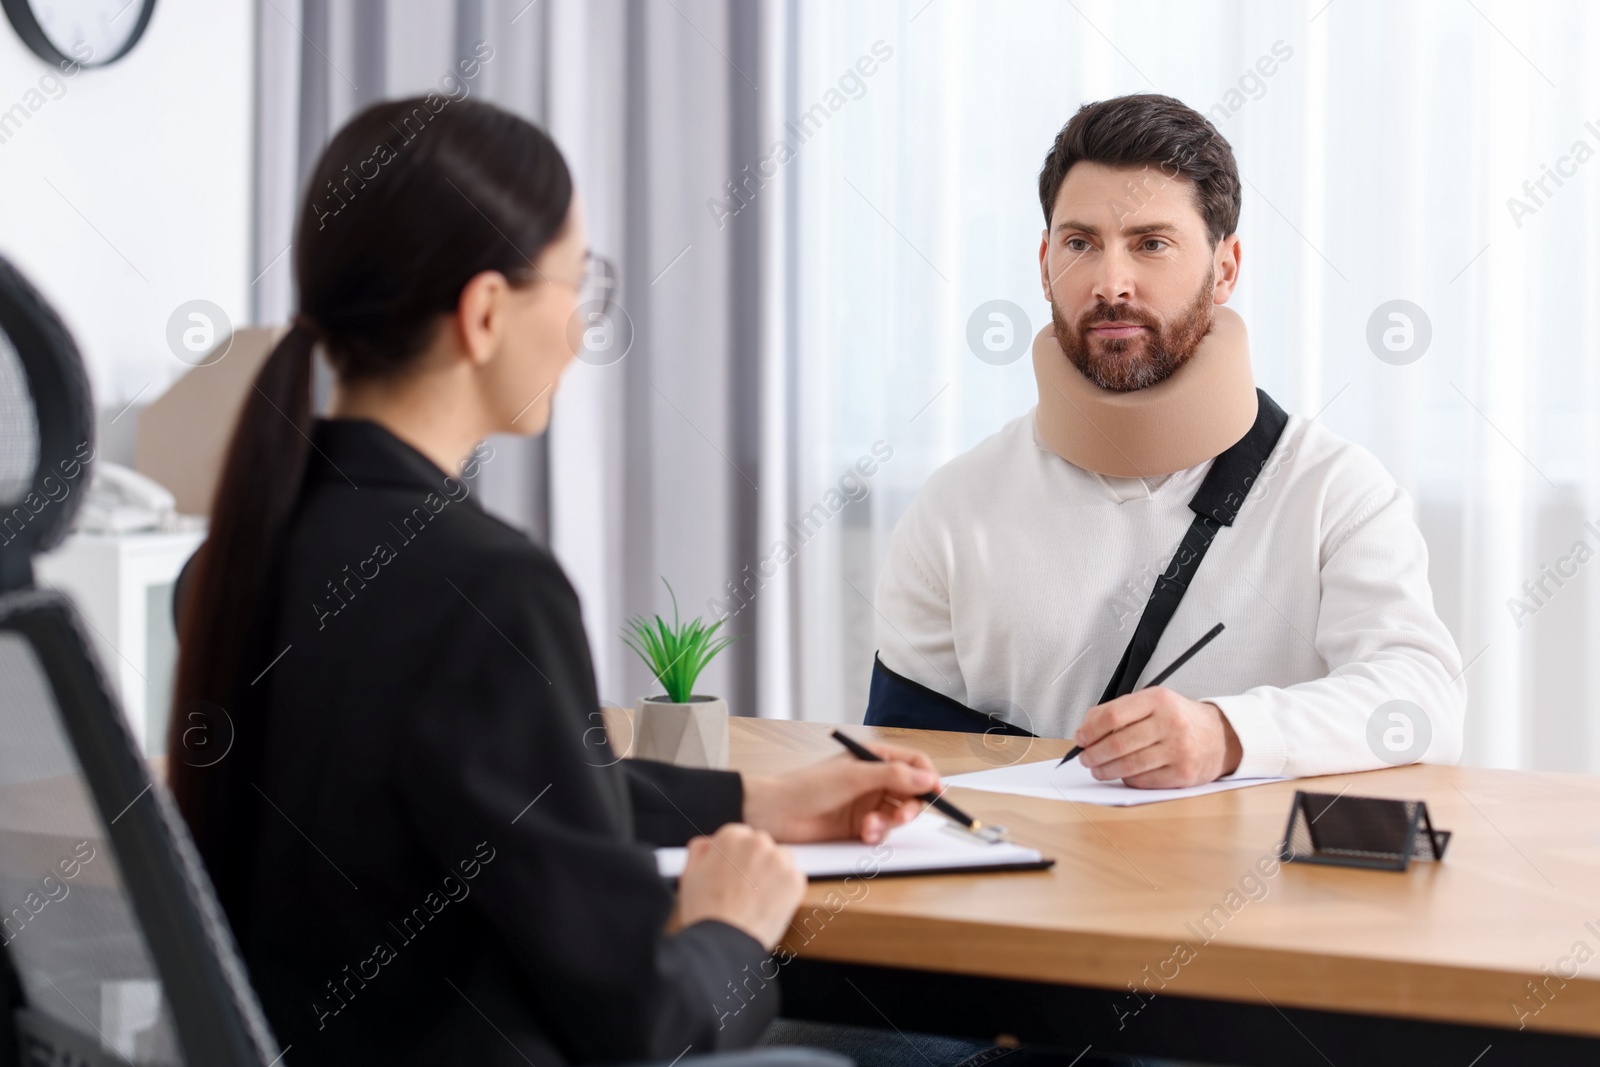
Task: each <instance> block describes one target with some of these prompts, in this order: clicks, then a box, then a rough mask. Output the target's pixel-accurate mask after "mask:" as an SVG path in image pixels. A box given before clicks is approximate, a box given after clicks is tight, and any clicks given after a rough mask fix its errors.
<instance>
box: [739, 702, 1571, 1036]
mask: <svg viewBox="0 0 1600 1067" xmlns="http://www.w3.org/2000/svg"><path fill="white" fill-rule="evenodd" d="M831 729H832V727H831V726H829V725H826V724H821V723H798V722H779V721H772V720H760V719H734V720H733V725H732V732H731V738H730V749H731V760H732V763H733V766H734V767H735V768H736V769H739V770H743V771H746V772H751V773H772V772H779V771H783V770H788V769H791V768H794V767H799V766H803V765H804V764H807V763H810V762H812V761H814V760H816V759H819V758H822V757H826V756H831V755H834V754H835V753H836V752H837V751H838V745H837V743H836V742H834V741H832V740H831V739H829V737H828V733H829V731H830V730H831ZM849 730H850V732H851V733H852V734H854V735H855V736H857V737H872V736H876V737H879V738H882V739H884V740H892V741H896V742H899V743H901V744H906V745H909V746H912V747H915V748H920V749H922V750H923V751H925V752H927V753H928V754H929V755H930V756H932V757H933V759H934V761H935V763H936V764H937V765H938V767H939V769H940V771H941V773H944V774H959V773H962V772H964V771H972V770H982V769H985V768H988V767H993V766H997V765H1001V764H1005V763H1011V762H1017V761H1019V760H1035V759H1040V758H1051V757H1059V756H1060V755H1061V754H1062V753H1063V752H1064V751H1065V749H1066V742H1064V741H1053V740H1044V739H1030V738H998V737H992V736H990V737H984V736H981V735H967V734H950V733H935V732H927V731H911V730H881V729H871V728H866V727H850V728H849ZM1297 785H1299V786H1300V787H1302V788H1310V789H1314V790H1316V791H1319V792H1328V793H1338V792H1340V791H1342V790H1346V789H1348V790H1349V795H1352V796H1362V795H1368V796H1390V797H1401V798H1407V799H1423V800H1426V801H1427V802H1428V809H1429V812H1430V814H1431V815H1432V817H1433V820H1434V825H1435V826H1436V827H1439V828H1441V829H1448V830H1452V831H1454V837H1453V838H1452V840H1451V842H1450V848H1449V852H1448V853H1447V859H1446V860H1445V861H1444V862H1443V863H1442V864H1432V863H1420V864H1418V863H1414V864H1412V867H1411V869H1410V871H1409V872H1407V873H1404V874H1396V873H1390V872H1383V871H1365V870H1350V869H1343V868H1336V867H1325V866H1313V865H1307V864H1282V865H1279V866H1278V868H1277V873H1276V874H1275V875H1274V876H1273V877H1271V878H1267V879H1264V880H1263V884H1264V885H1265V894H1264V895H1263V894H1262V892H1261V890H1259V889H1257V890H1255V897H1257V898H1259V899H1249V897H1248V893H1247V891H1248V890H1249V889H1250V883H1249V882H1248V881H1245V882H1244V884H1243V886H1242V887H1241V882H1242V880H1244V879H1245V878H1246V875H1247V874H1249V873H1250V872H1251V871H1252V869H1253V868H1254V866H1255V864H1256V863H1257V861H1258V860H1260V859H1261V858H1262V857H1270V856H1271V855H1272V854H1273V853H1274V852H1275V850H1276V847H1277V845H1278V843H1279V842H1280V841H1281V840H1282V838H1283V832H1284V827H1285V824H1286V822H1287V817H1288V812H1289V805H1290V800H1291V797H1292V796H1293V794H1294V790H1295V788H1296V786H1297ZM951 797H952V799H954V800H956V801H957V803H959V804H960V805H961V806H962V807H964V808H966V809H967V810H968V811H971V812H972V813H973V814H974V815H977V816H978V817H980V818H982V819H984V820H985V821H993V822H1000V823H1004V824H1005V825H1007V826H1009V827H1010V828H1011V831H1012V836H1013V838H1015V839H1016V840H1018V841H1020V842H1022V843H1024V844H1027V845H1031V846H1034V847H1037V848H1039V849H1041V850H1043V851H1044V852H1045V853H1046V854H1047V855H1050V856H1053V857H1055V859H1056V865H1055V867H1054V868H1053V869H1051V870H1049V871H1042V872H1037V873H1011V874H974V875H944V876H938V877H918V878H900V879H881V880H877V881H873V882H870V883H867V884H866V885H865V887H864V888H865V892H862V891H861V889H859V888H858V889H856V890H855V891H854V892H852V894H851V897H852V899H850V900H848V901H845V900H844V897H843V896H842V894H841V887H840V885H839V884H838V883H828V882H819V883H815V884H813V885H812V886H811V888H810V889H809V891H808V895H807V898H806V902H805V904H804V905H803V906H802V910H801V912H800V914H799V915H798V916H797V917H796V922H797V924H802V925H803V924H804V922H805V920H806V919H807V917H812V919H813V921H812V923H811V924H810V926H808V927H805V929H806V934H805V935H801V934H797V935H794V936H791V939H790V942H789V947H790V949H791V950H792V951H794V952H795V953H796V954H798V955H799V956H801V957H802V958H811V959H818V960H829V961H836V962H847V963H864V964H873V965H879V966H888V967H902V968H912V969H916V970H922V971H939V972H945V973H956V974H970V975H978V976H986V977H994V978H1016V979H1025V980H1029V981H1036V982H1061V983H1070V984H1073V985H1083V986H1093V987H1099V988H1105V989H1114V990H1122V989H1124V988H1125V987H1127V986H1128V984H1129V983H1132V984H1133V985H1135V986H1137V987H1139V988H1140V989H1149V990H1151V991H1161V992H1164V993H1167V994H1174V995H1179V996H1193V997H1204V998H1209V999H1217V1000H1227V1001H1238V1002H1245V1003H1250V1004H1256V1005H1261V1004H1271V1005H1273V1006H1275V1007H1277V1008H1280V1009H1281V1008H1284V1007H1286V1006H1293V1007H1303V1008H1314V1009H1323V1010H1329V1011H1346V1012H1354V1013H1359V1014H1362V1015H1377V1016H1398V1017H1406V1018H1414V1019H1427V1020H1435V1021H1439V1022H1446V1023H1467V1024H1475V1025H1478V1026H1492V1027H1509V1028H1513V1029H1514V1028H1516V1027H1517V1025H1518V1022H1519V1021H1521V1022H1522V1023H1523V1024H1524V1025H1525V1026H1526V1027H1527V1028H1528V1029H1530V1030H1535V1029H1537V1030H1545V1031H1552V1032H1564V1033H1571V1034H1585V1035H1594V1036H1600V779H1596V778H1588V777H1581V776H1577V775H1567V774H1553V773H1531V772H1520V771H1498V770H1481V769H1471V768H1461V767H1420V766H1418V767H1401V768H1394V769H1388V770H1382V771H1372V772H1367V773H1364V774H1353V775H1337V776H1330V777H1325V778H1317V779H1309V780H1302V781H1301V782H1299V783H1296V782H1281V783H1272V784H1267V785H1261V786H1255V787H1252V788H1249V789H1240V790H1235V791H1232V792H1225V793H1216V794H1212V795H1210V796H1204V797H1196V798H1192V799H1188V800H1182V801H1173V802H1166V803H1159V804H1151V805H1148V806H1144V807H1138V808H1102V807H1092V806H1088V805H1074V804H1071V803H1067V802H1063V801H1048V800H1034V799H1030V798H1026V797H1013V796H1005V795H1000V794H994V793H982V792H976V791H972V790H952V792H951ZM1268 869H1269V870H1270V869H1272V868H1271V865H1270V864H1269V866H1268ZM1230 892H1234V893H1237V894H1238V895H1237V896H1235V897H1233V898H1232V899H1231V900H1230V899H1229V893H1230ZM830 894H831V897H830ZM1230 904H1231V905H1233V906H1234V907H1235V908H1236V909H1237V910H1236V911H1229V905H1230ZM1218 907H1220V908H1221V909H1222V910H1221V912H1220V913H1219V912H1216V911H1214V910H1213V909H1214V908H1218ZM819 909H820V912H819ZM1208 915H1211V916H1212V919H1211V923H1210V926H1209V927H1208V929H1210V930H1211V931H1215V933H1214V936H1213V938H1212V939H1211V940H1210V941H1209V942H1207V941H1206V940H1204V939H1203V937H1197V935H1196V933H1195V929H1199V928H1200V924H1201V921H1202V920H1203V919H1204V918H1205V917H1206V916H1208ZM1219 927H1220V930H1219V929H1218V928H1219ZM793 929H797V930H798V929H800V927H799V926H797V927H795V928H793ZM807 935H808V936H807ZM1179 942H1183V943H1184V944H1186V945H1189V946H1191V948H1192V949H1193V950H1194V953H1193V956H1192V958H1185V957H1184V956H1183V955H1182V954H1175V948H1176V946H1177V945H1178V943H1179ZM1591 956H1593V957H1595V958H1596V962H1592V963H1588V964H1587V966H1584V965H1583V964H1584V962H1585V961H1587V960H1588V959H1589V957H1591ZM1147 968H1148V970H1147ZM1551 974H1555V975H1557V976H1558V977H1556V978H1548V977H1547V976H1548V975H1551ZM1530 981H1532V982H1535V983H1538V984H1539V993H1538V994H1537V995H1536V994H1535V993H1534V992H1533V991H1532V988H1531V987H1530V986H1529V985H1528V984H1527V983H1529V982H1530ZM1147 983H1148V985H1147ZM1130 1003H1136V1002H1135V1001H1132V1000H1130ZM1513 1005H1520V1006H1521V1011H1522V1012H1525V1013H1526V1014H1519V1012H1518V1010H1517V1009H1515V1008H1514V1007H1513Z"/></svg>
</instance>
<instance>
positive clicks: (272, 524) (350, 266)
mask: <svg viewBox="0 0 1600 1067" xmlns="http://www.w3.org/2000/svg"><path fill="white" fill-rule="evenodd" d="M571 203H572V177H571V175H570V173H569V172H568V170H567V164H566V161H565V160H564V159H563V158H562V156H561V152H560V150H559V149H558V148H556V146H555V143H554V142H553V141H551V140H550V138H549V137H548V136H546V135H545V134H544V133H543V132H542V131H540V130H539V129H538V128H537V127H535V126H533V125H531V124H529V123H528V122H525V121H524V120H522V119H520V118H517V117H516V116H514V115H512V114H510V113H509V112H506V111H502V110H500V109H499V108H496V107H493V106H491V105H489V104H483V103H479V102H477V101H473V100H467V99H453V98H446V97H442V96H439V95H437V94H430V95H429V96H427V97H415V98H412V99H408V100H395V101H389V102H385V103H380V104H375V105H373V106H372V107H369V108H367V109H366V110H365V111H363V112H361V113H360V114H359V115H357V116H356V117H355V118H353V119H351V120H350V122H349V123H348V124H346V125H345V127H344V128H343V129H341V130H340V131H339V133H338V134H336V135H335V136H334V138H333V140H332V141H331V142H330V143H329V144H328V146H327V148H326V149H324V150H323V153H322V156H321V158H320V159H319V160H318V161H317V165H316V168H315V170H314V171H313V172H312V176H311V181H310V185H309V187H308V188H307V190H306V195H305V199H304V201H303V202H302V204H301V207H300V216H299V221H298V224H297V226H296V230H295V238H294V272H295V282H296V287H297V289H298V292H299V297H300V308H301V310H300V313H299V314H297V315H296V316H295V318H294V321H293V325H292V327H291V328H290V330H289V332H288V333H287V334H285V335H284V337H283V338H282V340H280V341H279V342H278V344H277V347H275V348H274V349H273V350H272V354H271V355H270V356H269V357H268V358H267V361H266V363H265V365H264V366H263V367H262V368H261V371H260V374H259V375H258V376H257V378H256V380H255V387H254V388H253V389H252V390H251V391H250V393H249V394H248V395H247V396H246V398H245V402H244V406H243V408H242V409H241V411H240V414H239V421H238V424H237V425H236V426H235V428H234V432H233V439H232V441H231V443H230V444H229V446H228V453H227V458H226V460H225V461H224V464H223V468H222V477H221V480H220V481H219V482H218V484H217V490H216V496H215V498H214V500H213V502H212V507H211V527H210V535H209V536H208V538H207V540H206V543H205V544H204V545H203V546H202V547H201V549H200V551H199V552H198V553H197V554H196V556H195V559H194V561H193V563H192V564H191V566H190V568H189V570H190V572H191V573H190V574H189V576H188V577H187V579H186V581H185V583H184V585H183V587H182V595H181V600H182V602H181V604H180V605H179V608H180V610H179V612H178V616H179V619H178V638H179V654H178V668H177V678H176V685H175V687H174V693H173V707H172V717H171V723H170V727H169V730H168V736H167V754H168V761H167V779H168V782H169V784H170V785H171V788H172V792H173V795H174V798H175V799H176V800H177V803H178V807H179V810H181V811H182V812H183V815H184V817H185V819H186V820H187V821H188V823H189V826H190V829H191V830H192V831H193V834H194V837H195V840H196V843H197V844H198V845H199V847H200V852H201V855H202V856H203V857H204V858H205V860H206V865H207V868H208V869H209V871H210V873H211V877H212V879H213V881H214V882H215V883H216V886H217V890H218V894H219V896H220V897H221V898H222V902H223V904H224V906H225V907H226V908H227V910H228V911H229V912H230V913H235V914H236V909H235V907H234V906H233V905H235V904H236V903H237V902H238V898H237V893H238V891H239V890H240V889H241V888H242V885H241V881H242V879H243V878H244V877H246V876H247V871H246V870H245V868H244V867H243V866H242V864H241V858H242V857H243V856H244V855H246V854H247V851H248V850H247V848H242V847H241V845H242V844H243V845H247V844H248V840H247V839H248V838H249V837H250V834H249V831H248V826H249V823H248V822H247V821H245V815H246V813H250V812H253V811H254V810H255V809H254V807H253V806H246V802H247V801H248V799H249V797H248V796H247V795H246V794H248V793H249V791H250V788H251V786H250V783H251V781H253V780H254V778H255V772H256V768H257V767H258V766H259V763H260V754H261V753H260V749H261V740H262V737H263V735H264V724H263V723H262V722H261V717H262V716H263V715H264V714H265V704H264V702H262V701H261V700H260V699H259V693H260V691H252V689H251V684H250V680H251V679H252V678H255V677H256V676H257V674H258V672H260V671H261V670H262V669H263V668H265V667H267V666H268V662H267V661H268V660H269V659H270V658H271V657H272V656H273V655H275V654H276V653H277V651H278V650H277V649H271V650H270V651H268V650H267V645H268V644H269V643H270V639H271V632H272V630H273V628H274V626H275V623H276V610H275V604H274V603H273V597H272V595H271V588H270V583H271V581H272V575H273V572H274V568H275V567H276V566H277V562H278V556H279V553H280V549H281V545H282V542H283V540H284V536H285V534H286V532H287V530H288V527H289V523H290V521H291V520H292V518H293V516H294V512H295V508H296V506H297V504H298V502H299V498H300V491H301V484H302V482H303V481H304V478H305V472H306V467H307V463H308V460H309V456H310V451H311V443H310V437H311V433H312V400H311V366H312V350H313V349H314V348H315V347H316V346H317V345H318V344H319V343H320V344H321V346H322V348H323V352H324V355H325V356H326V358H327V360H328V362H329V363H330V364H331V365H332V367H333V369H334V371H335V373H336V374H337V375H338V376H339V378H340V379H341V380H347V381H348V380H356V379H370V378H381V377H384V376H387V375H390V374H394V373H396V372H398V371H400V370H402V369H403V368H405V367H406V365H407V364H408V363H410V362H411V361H412V360H413V359H415V358H416V357H417V356H418V355H419V354H420V353H421V352H422V351H423V349H424V348H426V347H427V345H428V344H429V343H430V342H431V341H432V339H433V337H434V335H435V333H436V332H437V330H438V328H439V326H440V324H441V323H442V322H443V321H444V316H446V315H449V314H450V313H452V312H454V311H455V309H456V306H457V303H458V301H459V299H460V296H461V290H462V288H463V287H464V286H465V285H466V284H467V282H468V281H469V280H471V278H472V277H473V276H474V275H477V274H479V273H481V272H483V271H499V272H500V273H502V274H504V275H505V276H506V277H507V278H508V279H510V280H511V282H512V284H513V285H519V286H520V285H526V284H531V283H532V282H533V281H534V280H535V278H536V276H537V272H536V271H535V270H534V268H533V261H534V260H535V259H536V258H537V257H538V256H539V254H540V252H542V251H543V250H544V248H545V247H546V246H547V245H549V244H550V243H551V242H552V241H554V240H555V239H557V238H558V237H559V236H561V233H562V231H563V229H564V226H565V224H566V219H567V213H568V209H569V208H570V206H571ZM258 658H259V659H260V662H257V659H258Z"/></svg>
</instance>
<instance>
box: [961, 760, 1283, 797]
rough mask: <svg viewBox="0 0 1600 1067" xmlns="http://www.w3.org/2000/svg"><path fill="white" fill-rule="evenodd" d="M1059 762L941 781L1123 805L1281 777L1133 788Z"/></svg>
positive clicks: (1075, 764)
mask: <svg viewBox="0 0 1600 1067" xmlns="http://www.w3.org/2000/svg"><path fill="white" fill-rule="evenodd" d="M1059 762H1060V761H1059V759H1047V760H1039V761H1037V762H1034V763H1013V764H1011V765H1010V766H1009V767H996V768H995V769H993V770H990V771H974V772H972V773H971V774H957V775H954V776H952V777H949V778H946V779H945V780H944V784H945V785H953V786H960V787H962V788H963V789H982V790H985V791H986V792H990V793H1011V794H1013V795H1015V796H1019V797H1044V798H1045V799H1046V800H1071V801H1074V802H1075V803H1079V804H1104V805H1106V806H1107V807H1113V808H1124V807H1131V806H1132V805H1135V804H1154V803H1155V802H1156V801H1158V800H1180V799H1182V798H1183V797H1198V796H1204V795H1205V794H1207V793H1221V792H1223V791H1225V790H1228V789H1243V788H1244V787H1245V786H1250V785H1261V784H1263V783H1265V782H1281V781H1283V779H1282V778H1228V779H1225V780H1223V781H1220V782H1207V783H1206V784H1205V785H1195V786H1190V787H1188V788H1187V789H1134V788H1133V787H1132V786H1126V785H1123V784H1122V783H1121V782H1120V781H1116V782H1100V781H1096V780H1095V777H1094V775H1092V774H1090V773H1089V768H1087V767H1085V766H1084V765H1083V764H1081V763H1079V762H1078V761H1077V760H1072V761H1071V762H1069V763H1067V764H1065V765H1064V766H1060V767H1058V766H1056V764H1057V763H1059Z"/></svg>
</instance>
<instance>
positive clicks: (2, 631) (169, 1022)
mask: <svg viewBox="0 0 1600 1067" xmlns="http://www.w3.org/2000/svg"><path fill="white" fill-rule="evenodd" d="M93 427H94V423H93V409H92V407H91V404H90V400H89V389H88V383H87V380H86V379H85V376H84V370H83V363H82V361H81V360H80V358H79V356H78V350H77V347H76V346H75V345H74V344H73V341H72V338H71V336H70V335H69V334H68V333H67V330H66V328H65V327H64V326H63V325H62V323H61V320H60V319H59V318H58V317H57V316H56V314H55V312H54V311H52V310H51V308H50V307H49V305H47V304H46V303H45V301H44V299H43V298H42V297H41V296H40V295H39V293H38V292H37V291H35V290H34V288H33V287H32V286H31V285H29V284H28V282H27V281H26V279H24V278H23V277H22V275H21V274H19V273H18V272H17V271H16V269H15V268H14V267H12V265H11V264H10V263H9V262H7V261H6V260H5V259H4V258H3V257H0V1067H13V1065H24V1064H25V1065H27V1067H44V1065H51V1067H55V1065H61V1067H67V1065H72V1067H111V1065H113V1064H120V1065H137V1067H146V1065H162V1067H170V1065H180V1064H187V1065H191V1067H275V1065H279V1064H286V1063H289V1062H292V1061H291V1060H290V1059H289V1058H288V1054H289V1053H291V1052H292V1049H285V1050H282V1051H281V1052H280V1050H279V1048H278V1045H277V1042H276V1040H275V1039H274V1038H273V1036H272V1032H271V1030H270V1028H269V1027H268V1025H267V1021H266V1017H265V1016H264V1015H263V1013H262V1011H261V1008H260V1005H259V1003H258V1002H257V1000H256V996H255V993H254V991H253V990H252V989H251V988H250V982H249V978H248V976H247V974H246V972H245V968H244V965H243V963H242V962H241V960H240V957H239V954H238V951H237V949H236V947H235V945H234V943H233V937H232V934H231V932H230V931H229V928H228V924H227V921H226V919H225V918H224V916H223V914H222V911H221V909H220V907H219V906H218V905H217V902H216V898H215V896H214V895H213V894H212V890H211V883H210V881H209V880H208V879H207V877H206V874H205V871H204V868H203V867H202V865H201V862H200V857H199V854H198V852H196V850H195V848H194V844H193V842H192V841H191V840H190V838H189V833H188V829H187V827H186V826H185V825H184V822H183V819H182V817H181V815H179V813H178V811H177V809H176V807H175V806H174V805H173V803H172V801H171V799H170V797H169V796H168V794H167V792H166V789H165V788H164V787H163V786H161V785H158V784H155V783H154V782H153V780H152V778H151V776H150V770H149V767H148V766H147V765H146V763H145V762H144V760H143V759H142V758H141V757H140V754H139V749H138V746H137V745H136V744H135V743H134V740H133V737H132V735H131V733H130V732H129V730H128V728H127V725H126V722H125V720H124V718H123V716H122V714H121V711H120V709H119V708H118V706H117V703H116V699H115V698H114V697H113V696H112V694H111V691H110V690H109V689H108V688H107V684H106V679H105V676H104V674H103V673H102V672H101V670H100V667H99V664H98V663H97V662H96V661H95V659H94V656H93V655H92V654H91V653H90V651H89V649H90V646H89V643H88V641H87V640H86V639H85V635H84V633H83V630H82V628H81V626H80V621H79V617H78V615H77V609H76V608H74V607H73V606H72V604H71V602H70V601H69V600H68V599H67V598H66V597H64V596H61V595H60V594H57V593H54V592H49V591H41V590H37V589H35V588H33V563H32V561H33V558H34V556H36V555H38V554H39V553H41V552H44V551H46V550H48V549H50V548H51V547H52V546H54V545H55V544H57V543H58V542H59V541H60V540H61V538H62V537H63V536H65V534H66V531H67V528H68V526H69V524H70V522H71V520H72V516H73V513H74V512H75V511H76V510H77V508H78V506H79V505H80V503H81V502H82V500H83V495H84V493H85V491H86V490H87V486H88V482H89V468H90V464H91V463H92V461H93V454H94V447H93ZM677 1062H678V1063H679V1064H680V1067H691V1065H699V1067H849V1061H848V1060H845V1059H841V1058H839V1057H836V1056H831V1055H827V1054H824V1053H820V1052H814V1051H810V1050H804V1049H768V1050H755V1051H750V1052H739V1053H724V1054H716V1055H709V1056H690V1057H684V1058H683V1059H681V1060H679V1061H677Z"/></svg>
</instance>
